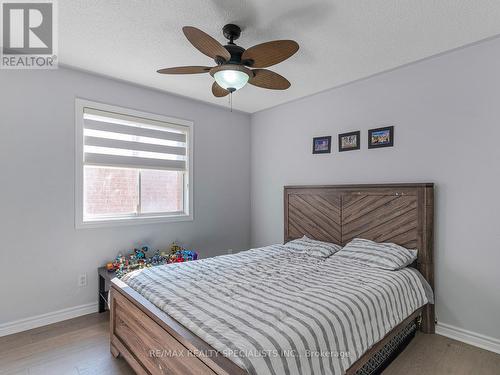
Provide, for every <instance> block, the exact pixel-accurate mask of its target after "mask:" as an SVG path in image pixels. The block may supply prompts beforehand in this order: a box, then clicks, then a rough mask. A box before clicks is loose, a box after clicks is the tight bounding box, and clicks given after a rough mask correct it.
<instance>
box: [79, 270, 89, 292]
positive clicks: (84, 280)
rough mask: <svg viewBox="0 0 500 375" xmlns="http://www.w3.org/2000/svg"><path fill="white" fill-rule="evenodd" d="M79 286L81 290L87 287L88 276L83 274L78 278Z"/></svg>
mask: <svg viewBox="0 0 500 375" xmlns="http://www.w3.org/2000/svg"><path fill="white" fill-rule="evenodd" d="M78 286H79V287H80V288H85V287H86V286H87V274H86V273H82V274H80V276H78Z"/></svg>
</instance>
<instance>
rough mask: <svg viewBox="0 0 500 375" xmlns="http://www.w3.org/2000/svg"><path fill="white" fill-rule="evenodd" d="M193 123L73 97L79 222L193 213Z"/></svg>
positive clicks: (178, 218) (134, 220)
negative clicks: (74, 101)
mask: <svg viewBox="0 0 500 375" xmlns="http://www.w3.org/2000/svg"><path fill="white" fill-rule="evenodd" d="M192 133H193V124H192V123H191V122H189V121H185V120H177V119H172V118H167V117H164V116H158V115H152V114H147V113H142V112H137V111H133V110H130V109H125V108H119V107H114V106H109V105H105V104H100V103H93V102H89V101H86V100H81V99H77V100H76V150H77V155H76V161H77V163H76V164H77V166H76V199H77V204H76V224H77V227H88V226H101V225H115V224H122V223H124V224H127V223H145V222H157V221H182V220H191V219H192V209H191V207H192V191H193V190H192V184H191V181H192V148H191V144H192V137H193V134H192Z"/></svg>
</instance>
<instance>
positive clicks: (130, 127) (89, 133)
mask: <svg viewBox="0 0 500 375" xmlns="http://www.w3.org/2000/svg"><path fill="white" fill-rule="evenodd" d="M83 135H84V144H83V146H84V147H83V152H84V164H85V165H95V166H113V167H123V168H140V169H156V170H158V169H161V170H171V171H186V169H187V166H188V165H187V147H188V145H187V140H188V139H189V127H187V126H182V125H176V124H169V123H167V122H162V121H156V120H151V119H145V118H141V117H136V116H130V115H123V114H118V113H113V112H108V111H102V110H98V109H93V108H87V107H85V108H84V109H83Z"/></svg>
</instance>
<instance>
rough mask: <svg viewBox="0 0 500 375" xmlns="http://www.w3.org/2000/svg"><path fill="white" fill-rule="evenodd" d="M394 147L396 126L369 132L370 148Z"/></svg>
mask: <svg viewBox="0 0 500 375" xmlns="http://www.w3.org/2000/svg"><path fill="white" fill-rule="evenodd" d="M392 146H394V126H386V127H385V128H377V129H370V130H368V148H380V147H392Z"/></svg>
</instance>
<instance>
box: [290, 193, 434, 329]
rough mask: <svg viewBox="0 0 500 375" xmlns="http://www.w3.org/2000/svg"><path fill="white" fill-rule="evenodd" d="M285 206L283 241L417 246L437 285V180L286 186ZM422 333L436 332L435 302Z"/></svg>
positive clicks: (423, 267) (426, 273)
mask: <svg viewBox="0 0 500 375" xmlns="http://www.w3.org/2000/svg"><path fill="white" fill-rule="evenodd" d="M284 208H285V221H284V228H285V242H288V241H290V240H293V239H295V238H300V237H302V236H303V235H307V236H308V237H310V238H314V239H317V240H321V241H327V242H334V243H337V244H341V245H345V244H346V243H348V242H349V241H350V240H352V239H353V238H356V237H358V238H366V239H369V240H373V241H377V242H393V243H396V244H398V245H401V246H404V247H407V248H410V249H418V259H417V264H416V268H417V269H418V270H419V271H420V272H421V273H422V275H424V277H425V278H426V280H427V281H428V282H429V284H430V285H431V286H432V287H433V288H434V264H433V262H434V260H433V259H434V257H433V218H434V184H432V183H425V184H421V183H419V184H381V185H333V186H285V191H284ZM423 331H424V332H428V333H433V332H434V305H428V306H427V308H426V309H425V310H424V316H423Z"/></svg>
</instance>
